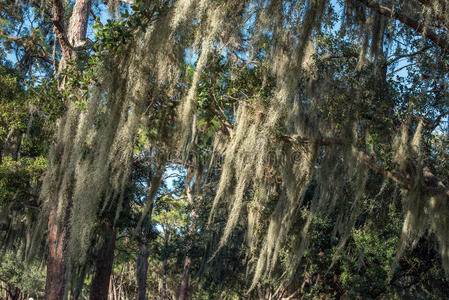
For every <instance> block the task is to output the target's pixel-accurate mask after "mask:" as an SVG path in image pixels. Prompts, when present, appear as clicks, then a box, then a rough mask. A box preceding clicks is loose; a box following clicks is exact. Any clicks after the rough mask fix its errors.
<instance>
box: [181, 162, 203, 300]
mask: <svg viewBox="0 0 449 300" xmlns="http://www.w3.org/2000/svg"><path fill="white" fill-rule="evenodd" d="M198 170H200V171H198ZM198 170H197V172H200V173H201V168H198ZM200 173H198V174H196V176H195V177H196V178H197V179H196V181H195V183H194V184H193V186H192V188H190V185H189V184H190V180H191V178H192V173H191V170H190V169H189V170H188V171H187V176H186V185H185V188H186V194H187V199H188V201H189V203H190V204H191V205H192V211H191V213H190V228H189V234H188V236H187V239H188V240H187V248H186V256H185V259H184V271H183V273H182V279H181V285H180V287H179V297H178V299H179V300H185V299H187V293H188V290H189V277H190V265H191V264H192V258H191V256H190V252H191V251H192V248H193V239H194V236H195V232H196V219H197V218H198V212H197V203H196V201H195V197H194V195H193V194H194V192H193V191H192V190H195V191H196V189H197V188H198V187H199V182H198V180H199V178H201V176H200Z"/></svg>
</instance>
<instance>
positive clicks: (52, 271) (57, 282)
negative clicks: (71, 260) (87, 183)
mask: <svg viewBox="0 0 449 300" xmlns="http://www.w3.org/2000/svg"><path fill="white" fill-rule="evenodd" d="M53 207H54V208H53V209H52V210H51V211H50V215H49V218H48V245H47V278H46V283H45V299H46V300H62V299H64V295H65V293H66V288H67V276H66V271H67V254H68V253H67V244H68V240H69V232H68V224H69V215H67V214H66V217H65V220H64V225H62V226H61V224H59V223H58V218H57V216H56V204H55V205H53ZM67 210H70V207H68V209H67Z"/></svg>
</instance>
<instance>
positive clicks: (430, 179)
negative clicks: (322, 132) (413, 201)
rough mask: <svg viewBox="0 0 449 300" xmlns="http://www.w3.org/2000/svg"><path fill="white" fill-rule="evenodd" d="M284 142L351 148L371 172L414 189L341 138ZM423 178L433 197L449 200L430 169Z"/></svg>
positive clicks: (407, 179)
mask: <svg viewBox="0 0 449 300" xmlns="http://www.w3.org/2000/svg"><path fill="white" fill-rule="evenodd" d="M280 138H281V139H283V140H286V141H289V142H291V143H301V144H303V143H317V144H318V145H320V146H335V145H337V146H343V147H351V149H352V151H353V152H354V153H355V154H356V156H357V158H358V159H359V160H361V161H363V162H364V163H365V164H366V165H367V166H368V167H369V168H370V169H371V170H373V171H374V172H376V173H378V174H380V175H383V176H386V177H387V178H389V179H391V180H393V181H394V182H396V183H398V184H399V185H401V186H402V187H404V188H406V189H408V190H409V189H411V188H412V182H411V180H410V179H409V178H406V177H404V176H402V175H400V174H398V173H396V172H394V171H390V170H386V169H385V168H384V167H383V166H382V165H381V164H379V163H378V162H376V161H375V159H374V158H373V157H371V156H370V155H368V154H366V153H365V152H364V151H362V150H360V149H358V148H357V147H355V146H354V145H351V144H350V143H349V142H348V141H346V140H344V139H341V138H321V139H318V140H315V141H314V140H310V139H308V138H304V137H298V136H281V137H280ZM423 176H424V183H425V184H426V185H425V187H424V188H425V190H426V191H427V192H428V193H429V194H432V195H435V194H444V195H446V197H447V198H448V199H449V188H448V187H446V186H445V185H444V183H443V182H442V181H441V180H440V179H438V178H437V177H436V176H435V175H434V174H433V173H432V172H431V171H430V168H428V167H424V168H423Z"/></svg>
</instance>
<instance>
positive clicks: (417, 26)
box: [358, 0, 449, 53]
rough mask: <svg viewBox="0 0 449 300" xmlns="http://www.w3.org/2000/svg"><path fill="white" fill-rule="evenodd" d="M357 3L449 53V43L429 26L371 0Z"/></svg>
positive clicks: (361, 0) (360, 0)
mask: <svg viewBox="0 0 449 300" xmlns="http://www.w3.org/2000/svg"><path fill="white" fill-rule="evenodd" d="M358 1H359V2H361V3H363V4H365V5H366V6H367V7H369V8H371V9H372V10H374V11H376V12H378V13H379V14H381V15H384V16H387V17H391V18H393V19H396V20H398V21H400V22H401V23H403V24H405V25H407V26H408V27H410V28H412V29H413V30H414V31H415V32H417V33H419V34H421V35H422V36H423V37H425V38H427V39H429V40H431V41H433V42H434V43H436V44H437V45H438V46H440V48H441V49H442V50H443V51H444V52H446V53H449V42H448V41H447V40H446V39H445V38H444V37H442V36H441V35H439V34H437V33H436V32H435V31H434V30H432V28H429V26H425V25H424V24H421V23H420V22H419V21H417V20H415V19H413V18H411V17H409V16H406V15H404V14H402V13H400V12H398V11H396V10H393V9H391V8H390V7H387V6H384V5H380V4H379V3H377V1H371V0H358Z"/></svg>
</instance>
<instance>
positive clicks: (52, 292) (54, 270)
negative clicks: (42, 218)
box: [45, 0, 92, 300]
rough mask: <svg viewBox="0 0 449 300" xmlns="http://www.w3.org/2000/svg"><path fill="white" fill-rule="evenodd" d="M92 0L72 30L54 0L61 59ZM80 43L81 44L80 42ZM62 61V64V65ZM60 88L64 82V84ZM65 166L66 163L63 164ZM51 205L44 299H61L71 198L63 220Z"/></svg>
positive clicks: (79, 38)
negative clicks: (66, 24)
mask: <svg viewBox="0 0 449 300" xmlns="http://www.w3.org/2000/svg"><path fill="white" fill-rule="evenodd" d="M91 3H92V0H77V1H76V2H75V5H74V7H73V11H72V15H71V17H70V24H69V31H66V27H65V23H66V22H65V15H64V14H65V11H64V6H63V3H62V0H53V8H54V10H53V11H54V15H53V19H52V22H53V24H54V26H55V29H56V33H57V36H58V39H59V44H60V46H61V49H62V52H63V57H62V59H61V61H64V60H65V61H68V60H70V59H72V58H73V45H71V44H70V42H69V41H71V42H72V43H73V44H74V46H78V45H79V44H80V43H81V44H82V43H83V42H84V41H85V40H86V32H87V24H88V17H89V11H90V7H91ZM79 42H80V43H79ZM61 65H62V64H60V66H61ZM60 87H61V89H62V88H64V84H61V86H60ZM62 167H64V166H62ZM50 200H51V201H52V202H51V204H52V205H51V207H50V213H49V218H48V244H47V278H46V284H45V299H48V300H62V299H64V296H65V294H66V288H67V276H66V271H67V259H68V253H67V245H68V240H69V220H70V209H71V201H69V204H68V208H67V210H66V213H65V217H64V220H63V223H62V224H61V222H59V221H58V218H57V206H58V205H57V204H58V203H57V201H56V199H50Z"/></svg>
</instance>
